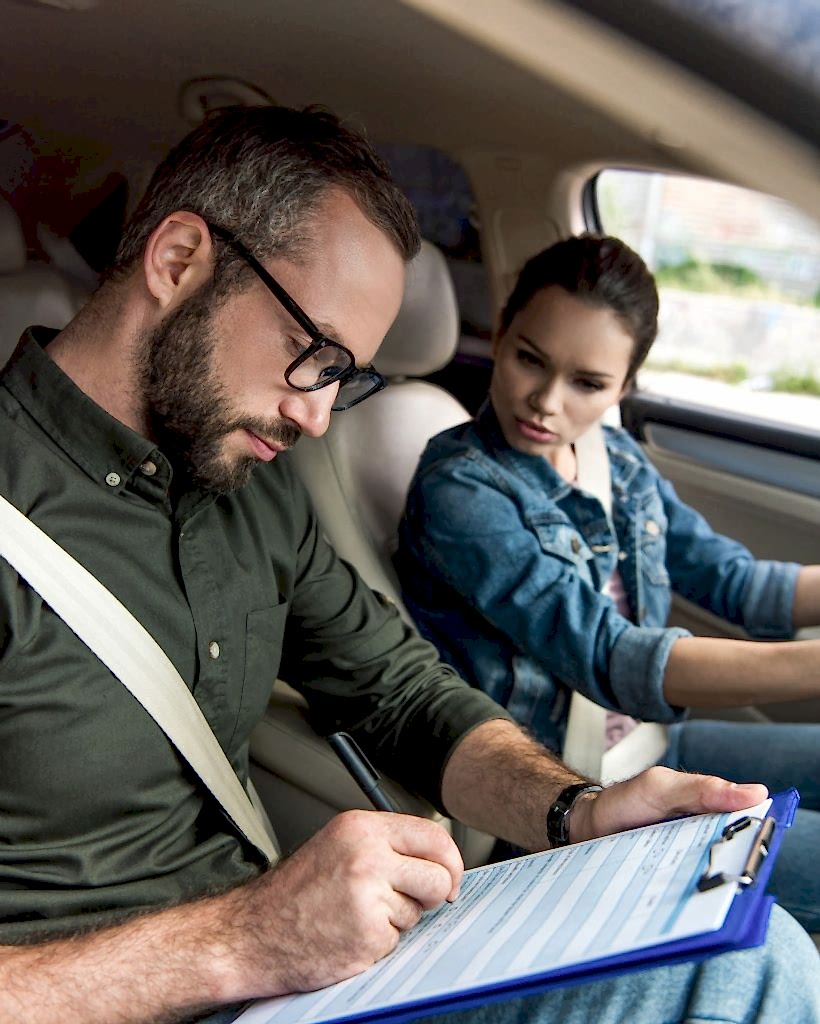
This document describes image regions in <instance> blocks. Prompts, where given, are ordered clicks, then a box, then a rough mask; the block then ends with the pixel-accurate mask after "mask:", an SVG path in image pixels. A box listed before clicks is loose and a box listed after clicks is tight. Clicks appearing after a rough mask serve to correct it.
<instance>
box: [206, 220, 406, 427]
mask: <svg viewBox="0 0 820 1024" xmlns="http://www.w3.org/2000/svg"><path fill="white" fill-rule="evenodd" d="M208 228H209V229H210V231H211V234H213V235H216V236H217V238H221V239H222V240H223V241H225V242H227V243H228V245H230V247H231V248H232V249H233V250H234V252H236V253H237V255H239V256H241V257H242V259H243V260H244V261H245V262H246V263H247V264H248V266H249V267H250V268H251V270H253V271H254V273H255V274H256V275H257V276H258V277H259V279H260V280H261V281H262V284H264V285H265V287H266V288H268V290H269V291H271V292H273V294H274V295H275V296H276V298H277V299H278V300H279V303H280V304H281V305H282V306H283V307H284V308H285V309H286V310H287V311H288V313H290V315H291V316H292V317H293V319H294V320H295V321H296V323H297V324H299V326H300V327H301V328H302V330H303V331H304V332H305V334H307V336H308V337H309V338H310V342H311V343H310V345H308V347H307V348H306V349H305V350H304V352H300V353H299V355H298V356H297V357H296V358H295V359H294V360H293V362H292V363H291V364H290V365H289V366H288V367H287V368H286V370H285V380H286V381H287V383H288V385H289V386H290V387H292V388H295V390H296V391H318V390H319V388H326V387H327V386H328V385H329V384H338V385H339V393H338V394H337V396H336V401H335V402H334V403H333V405H332V407H331V408H332V409H333V411H334V412H342V411H344V410H345V409H350V408H352V407H353V406H354V405H358V404H359V402H363V401H364V400H365V398H369V397H370V396H371V395H375V394H376V392H377V391H381V390H382V388H383V387H385V385H386V384H387V381H386V380H385V379H384V377H382V375H381V374H380V373H379V372H378V371H377V370H374V369H373V367H372V366H365V367H359V366H356V359H355V357H354V355H353V353H352V352H351V351H350V349H348V348H345V347H344V345H340V344H339V342H338V341H332V340H331V339H330V338H328V337H326V336H325V335H324V334H322V332H321V331H320V330H319V328H318V327H317V326H316V324H314V322H313V321H312V320H311V319H310V317H309V316H308V315H307V313H305V311H304V310H303V309H302V307H301V306H300V305H299V304H298V303H297V302H296V301H295V300H294V299H292V298H291V297H290V295H288V293H287V291H285V289H284V288H283V287H282V285H281V284H279V282H278V281H277V280H276V278H275V277H274V276H273V275H272V274H271V273H269V272H268V271H267V270H265V268H264V267H263V266H262V264H261V263H260V262H259V260H258V259H257V258H256V257H255V256H254V255H253V253H250V252H248V250H247V249H246V248H245V246H244V245H243V244H242V243H241V242H240V241H239V240H238V239H236V238H234V236H233V235H232V234H231V233H230V231H226V230H225V229H224V228H220V227H217V226H216V225H215V224H209V225H208Z"/></svg>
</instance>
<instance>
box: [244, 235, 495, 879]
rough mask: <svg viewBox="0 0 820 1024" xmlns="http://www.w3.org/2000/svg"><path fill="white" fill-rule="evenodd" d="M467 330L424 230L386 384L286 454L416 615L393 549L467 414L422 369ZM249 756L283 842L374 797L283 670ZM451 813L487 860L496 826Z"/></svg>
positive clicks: (390, 594) (334, 525)
mask: <svg viewBox="0 0 820 1024" xmlns="http://www.w3.org/2000/svg"><path fill="white" fill-rule="evenodd" d="M458 335H459V318H458V308H457V304H456V298H455V292H454V290H453V284H452V281H451V279H450V275H449V271H448V269H447V265H446V263H445V260H444V257H443V256H442V255H441V253H440V252H439V251H438V249H436V248H435V246H433V245H431V244H430V243H427V242H425V243H423V246H422V250H421V253H420V254H419V256H418V257H417V258H416V259H415V260H413V262H412V263H411V264H410V265H409V267H408V268H407V287H406V291H405V296H404V301H403V303H402V307H401V310H400V312H399V315H398V317H397V319H396V322H395V323H394V325H393V327H392V328H391V330H390V332H389V334H388V336H387V337H386V338H385V341H384V343H383V345H382V347H381V348H380V349H379V353H378V356H377V359H376V364H377V366H378V367H379V370H380V371H381V372H382V373H384V375H385V376H386V377H387V379H388V381H389V386H388V387H387V388H386V389H385V390H384V391H382V392H379V393H378V394H376V395H374V396H373V397H372V398H369V399H368V400H367V401H366V402H363V403H362V404H361V405H358V406H354V408H352V409H349V410H347V411H346V412H344V413H337V414H335V415H334V416H333V417H332V419H331V423H330V429H329V430H328V431H327V433H326V434H325V435H324V436H323V437H321V438H302V439H301V440H300V441H299V444H298V445H297V446H296V447H295V448H294V450H293V452H292V453H291V454H290V455H289V456H288V457H289V458H291V459H293V461H294V465H295V466H296V470H297V472H298V473H299V476H300V478H301V479H302V480H303V482H304V483H305V485H306V487H307V488H308V490H309V491H310V494H311V497H312V499H313V502H314V505H315V508H316V511H317V515H318V516H319V520H320V522H321V524H322V527H323V529H324V531H325V533H326V535H327V537H328V539H329V540H330V542H331V543H332V544H333V546H334V547H335V549H336V551H337V552H338V553H339V554H340V555H341V557H342V558H345V559H346V560H347V561H349V562H351V563H352V564H353V565H354V566H355V567H356V569H357V570H358V571H359V573H360V575H361V576H362V578H363V579H364V580H365V581H366V582H367V583H369V584H370V586H372V587H373V588H374V589H375V590H378V591H379V592H380V593H382V594H384V595H385V596H386V597H387V598H388V599H389V600H391V601H393V602H394V603H395V604H396V605H397V607H398V609H399V611H400V612H401V614H402V615H403V616H404V617H405V619H406V620H407V621H408V622H411V620H410V617H409V615H408V613H407V610H406V609H405V608H404V605H403V604H402V601H401V594H400V587H399V583H398V579H397V577H396V574H395V571H394V569H393V565H392V562H391V555H392V553H393V551H394V549H395V546H396V542H397V536H398V526H399V522H400V520H401V516H402V514H403V511H404V503H405V499H406V496H407V491H408V489H409V486H410V481H411V480H412V477H413V474H414V472H415V469H416V466H417V465H418V461H419V458H420V457H421V453H422V451H423V450H424V447H425V445H426V444H427V441H428V440H429V439H430V438H431V437H432V436H433V435H434V434H437V433H439V431H441V430H445V429H446V428H448V427H451V426H454V425H455V424H457V423H463V422H464V421H465V420H467V419H469V413H468V412H467V410H466V409H465V408H464V407H463V406H462V405H461V403H459V402H458V401H456V399H455V398H453V397H452V395H450V394H449V393H448V392H446V391H444V389H443V388H440V387H437V386H436V385H434V384H430V383H428V382H426V381H423V380H419V379H418V378H419V377H421V376H423V375H426V374H429V373H433V372H434V371H435V370H438V369H440V368H441V367H443V366H445V365H446V364H447V363H448V362H449V361H450V360H451V359H452V357H453V354H454V353H455V349H456V345H457V343H458ZM251 756H252V760H253V762H254V765H253V769H252V770H253V771H254V779H255V781H256V784H257V787H258V788H259V790H260V793H261V795H262V797H263V799H265V800H266V801H267V802H268V804H269V809H270V810H271V813H272V816H273V817H274V824H275V827H276V833H277V836H278V838H279V839H280V842H281V843H282V846H283V849H285V850H286V851H287V850H288V849H289V848H290V847H291V846H292V845H293V844H295V843H298V842H299V841H301V840H302V839H303V838H304V837H305V835H306V834H308V833H309V831H310V830H313V829H315V828H317V827H319V826H321V825H322V824H323V823H324V821H326V820H327V819H328V818H329V817H330V816H331V815H332V814H333V813H335V812H336V811H338V810H341V809H343V808H345V807H351V806H367V803H366V802H365V801H363V800H362V796H361V794H360V793H357V792H356V791H355V787H354V786H353V784H352V782H351V780H350V778H349V777H348V776H347V775H346V773H345V772H344V771H343V770H342V769H341V767H340V765H339V762H338V761H337V759H336V757H335V755H334V754H333V753H332V751H331V750H330V747H329V746H328V744H327V743H326V742H325V741H324V740H322V739H320V738H319V737H317V736H316V734H315V733H313V731H312V730H311V729H310V727H309V725H308V722H307V718H306V715H305V706H304V702H303V701H302V700H301V698H300V697H299V696H298V695H297V694H295V693H294V692H293V691H292V690H290V688H289V687H286V686H284V685H283V684H282V683H281V682H278V683H277V684H276V687H275V688H274V693H273V698H272V700H271V702H270V705H269V708H268V713H267V715H266V716H265V719H264V720H263V722H262V723H261V724H260V725H259V727H258V728H257V729H256V730H255V731H254V734H253V737H252V739H251ZM420 756H424V755H423V753H422V754H421V755H420ZM387 788H388V789H390V790H391V792H392V794H393V796H394V798H395V799H396V800H397V802H398V803H399V805H400V806H402V807H403V808H405V809H406V810H408V811H410V812H411V813H417V814H418V813H421V814H427V815H433V814H434V812H433V809H432V808H431V807H429V805H424V804H423V803H420V802H419V800H418V798H414V797H413V796H412V795H411V794H408V793H406V792H403V791H402V790H401V788H400V787H397V786H396V785H395V784H392V783H391V782H390V781H389V780H388V783H387ZM283 809H284V810H283ZM444 824H445V826H446V827H449V828H451V830H452V832H453V836H454V838H455V839H456V841H457V842H458V844H459V846H460V847H461V851H462V854H463V856H464V860H465V863H466V864H467V866H468V867H470V866H473V865H475V864H479V863H483V862H484V860H486V857H487V855H488V854H489V852H490V850H491V848H492V845H493V840H492V839H491V838H490V837H489V836H485V835H483V834H481V833H478V832H475V831H474V830H471V829H465V828H464V827H463V826H461V825H460V824H459V823H456V822H453V823H449V822H446V821H445V822H444Z"/></svg>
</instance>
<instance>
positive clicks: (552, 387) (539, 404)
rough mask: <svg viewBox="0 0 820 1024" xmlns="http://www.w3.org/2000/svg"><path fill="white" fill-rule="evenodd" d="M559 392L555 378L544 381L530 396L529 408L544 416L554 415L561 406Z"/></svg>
mask: <svg viewBox="0 0 820 1024" xmlns="http://www.w3.org/2000/svg"><path fill="white" fill-rule="evenodd" d="M560 390H561V389H560V385H559V382H558V381H557V380H556V379H555V378H552V379H550V380H546V381H544V382H543V384H542V385H541V386H540V387H539V388H536V390H535V391H533V392H532V394H531V395H530V405H531V407H532V408H533V409H534V410H536V411H537V412H540V413H542V414H544V415H547V414H549V413H556V412H557V411H558V409H559V407H560V404H561V396H560Z"/></svg>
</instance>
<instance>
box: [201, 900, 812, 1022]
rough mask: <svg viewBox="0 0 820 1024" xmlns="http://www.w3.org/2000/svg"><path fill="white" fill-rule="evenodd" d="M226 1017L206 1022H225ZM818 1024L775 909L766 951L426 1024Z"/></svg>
mask: <svg viewBox="0 0 820 1024" xmlns="http://www.w3.org/2000/svg"><path fill="white" fill-rule="evenodd" d="M228 1012H229V1013H232V1015H231V1016H223V1015H216V1016H214V1017H208V1018H207V1021H206V1022H203V1024H227V1022H228V1021H231V1020H233V1019H234V1017H235V1016H236V1014H237V1013H238V1012H239V1011H238V1010H237V1011H228ZM437 1021H440V1022H441V1024H818V1022H820V958H818V956H817V950H816V949H815V948H814V945H813V943H812V941H811V939H809V937H808V936H807V935H806V933H805V932H804V931H803V929H802V928H800V927H799V925H797V924H796V923H795V922H794V921H793V920H792V919H791V918H790V917H789V916H788V915H787V914H786V913H784V912H783V911H782V910H781V909H780V908H779V907H775V908H774V910H773V911H772V918H771V923H770V925H769V933H768V938H767V941H766V945H765V946H761V947H759V948H758V949H749V950H744V951H743V952H741V953H726V954H724V955H723V956H716V957H713V958H712V959H711V960H707V961H705V962H704V963H702V964H677V965H676V966H674V967H658V968H654V969H653V970H649V971H642V972H640V973H638V974H627V975H625V976H623V977H620V978H614V979H613V980H612V981H596V982H592V983H591V984H588V985H577V986H573V987H571V988H560V989H555V990H553V991H551V992H547V993H545V994H543V995H540V996H530V997H529V998H527V999H510V1000H505V1001H504V1002H498V1003H488V1004H486V1005H485V1006H480V1007H477V1008H475V1009H472V1010H462V1011H459V1012H456V1013H451V1014H447V1015H446V1016H439V1017H428V1018H427V1022H428V1024H436V1022H437Z"/></svg>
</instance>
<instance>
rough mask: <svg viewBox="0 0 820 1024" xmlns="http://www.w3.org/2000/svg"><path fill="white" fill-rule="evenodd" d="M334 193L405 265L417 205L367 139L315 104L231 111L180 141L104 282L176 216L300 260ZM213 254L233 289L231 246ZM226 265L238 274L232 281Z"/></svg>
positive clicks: (257, 249) (258, 252)
mask: <svg viewBox="0 0 820 1024" xmlns="http://www.w3.org/2000/svg"><path fill="white" fill-rule="evenodd" d="M333 188H340V189H344V190H345V191H347V192H348V193H349V194H350V195H351V196H352V197H353V198H354V199H355V200H356V202H357V203H358V204H359V207H360V208H361V210H362V212H363V213H364V214H365V216H366V217H368V219H369V220H370V221H371V222H372V223H373V224H375V225H376V226H377V227H378V228H380V229H381V230H382V231H384V233H385V234H386V235H387V236H388V238H390V240H391V241H392V242H393V243H394V245H395V246H396V249H397V251H398V252H399V254H400V255H401V257H402V259H404V260H405V261H409V260H410V259H412V258H413V256H415V254H416V253H417V252H418V249H419V233H418V224H417V222H416V216H415V213H414V212H413V208H412V206H411V205H410V203H409V202H408V200H407V198H406V197H405V196H404V194H403V193H402V192H401V190H400V189H399V188H398V186H397V185H396V184H395V183H394V182H393V180H392V178H391V176H390V172H389V170H388V168H387V165H386V164H385V163H384V161H383V160H382V159H381V158H380V157H379V156H378V155H377V154H376V152H375V151H374V150H373V148H372V147H371V145H370V144H369V143H368V142H367V140H366V139H365V138H364V137H363V136H362V135H361V134H359V133H358V132H356V131H354V130H352V129H351V128H349V127H347V126H345V125H344V124H342V122H341V121H340V120H339V119H338V118H337V117H336V116H335V115H334V114H331V113H330V112H329V111H326V110H324V109H322V108H319V107H308V108H306V109H305V110H293V109H291V108H289V107H229V108H226V109H224V110H221V111H219V112H218V113H216V114H214V115H212V116H211V117H209V118H208V119H207V120H206V121H205V122H203V124H201V125H200V126H199V127H197V128H196V129H194V131H192V132H191V133H190V134H189V135H187V136H186V137H185V138H184V139H182V141H181V142H179V143H178V144H177V145H176V146H175V147H174V148H173V149H172V150H171V152H170V153H169V154H168V155H167V156H166V158H165V159H164V160H163V161H162V163H161V164H160V165H159V167H158V168H157V169H156V171H155V172H154V175H153V177H152V179H151V182H150V184H149V185H148V189H147V190H146V193H145V195H144V196H143V198H142V200H141V201H140V203H139V205H138V206H137V209H136V210H135V212H134V215H133V217H132V218H131V220H130V222H129V224H128V225H127V226H126V228H125V231H124V233H123V237H122V241H121V242H120V246H119V249H118V251H117V256H116V260H115V262H114V265H113V266H112V268H111V270H110V271H109V274H108V276H109V278H110V279H113V280H116V279H117V278H120V277H122V276H124V275H126V274H128V273H130V272H131V271H132V270H133V269H134V267H135V265H136V264H137V263H138V261H139V260H140V259H141V258H142V255H143V251H144V249H145V245H146V243H147V241H148V238H149V237H150V235H151V232H152V231H154V229H155V228H156V227H158V225H159V224H160V223H161V222H162V220H163V219H164V218H165V217H167V216H168V215H169V214H171V213H174V212H175V211H177V210H187V211H189V212H191V213H196V214H198V215H199V216H201V217H202V218H203V219H204V220H206V221H207V222H209V223H211V224H215V225H217V226H219V227H221V228H224V229H226V230H228V231H230V232H232V233H233V234H234V235H235V236H236V238H237V239H239V240H240V241H241V242H242V244H243V245H244V246H245V247H246V248H247V249H249V250H250V251H251V252H252V253H253V254H254V255H255V256H256V258H257V259H259V260H266V259H270V258H271V257H273V256H289V257H295V258H298V256H299V255H300V253H302V252H304V251H305V248H306V246H308V244H309V242H310V237H311V230H310V229H311V220H312V218H313V216H314V215H315V214H316V212H317V209H318V207H319V206H320V204H321V202H322V200H323V199H324V197H325V195H326V193H327V191H328V190H329V189H333ZM217 253H218V256H217V260H218V263H217V266H216V267H215V273H216V272H218V274H219V275H222V276H223V284H224V285H225V286H227V287H233V286H234V285H235V284H236V282H237V281H238V277H239V274H240V273H241V270H240V266H241V264H240V261H238V260H237V259H236V256H235V254H234V253H233V252H232V251H231V250H230V249H229V248H228V247H227V246H224V245H217ZM231 264H233V267H231ZM229 268H230V269H231V270H234V269H235V272H233V273H230V274H228V275H227V278H226V277H225V276H224V275H225V272H226V271H227V270H228V269H229ZM217 280H218V278H217Z"/></svg>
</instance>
